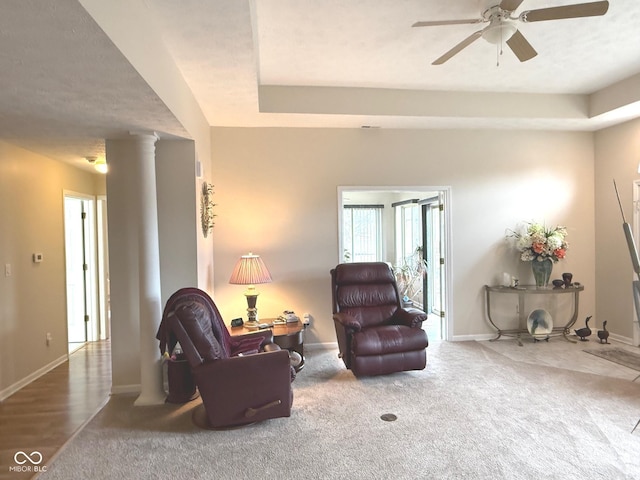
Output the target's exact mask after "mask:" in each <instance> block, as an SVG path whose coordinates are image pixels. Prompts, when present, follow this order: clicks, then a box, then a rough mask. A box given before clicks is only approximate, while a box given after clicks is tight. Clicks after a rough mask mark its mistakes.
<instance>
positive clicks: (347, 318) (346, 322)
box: [333, 312, 362, 332]
mask: <svg viewBox="0 0 640 480" xmlns="http://www.w3.org/2000/svg"><path fill="white" fill-rule="evenodd" d="M333 319H334V320H335V321H336V322H339V323H340V324H341V325H342V326H343V327H345V328H350V329H353V330H354V331H356V332H359V331H360V330H362V325H361V324H360V322H358V320H357V319H356V318H355V317H354V316H352V315H349V314H348V313H342V312H338V313H334V314H333Z"/></svg>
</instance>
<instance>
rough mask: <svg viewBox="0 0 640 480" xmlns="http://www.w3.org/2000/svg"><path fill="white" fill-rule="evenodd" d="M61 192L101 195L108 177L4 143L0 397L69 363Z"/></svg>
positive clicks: (0, 163)
mask: <svg viewBox="0 0 640 480" xmlns="http://www.w3.org/2000/svg"><path fill="white" fill-rule="evenodd" d="M63 190H70V191H73V192H77V193H83V194H88V195H94V194H101V193H104V191H105V187H104V177H103V176H101V175H97V174H92V173H89V172H85V171H82V170H79V169H77V168H75V167H71V166H69V165H66V164H63V163H60V162H57V161H55V160H51V159H49V158H46V157H42V156H40V155H36V154H34V153H31V152H28V151H26V150H23V149H21V148H18V147H15V146H13V145H10V144H8V143H4V142H0V266H1V268H0V398H3V397H4V396H6V394H7V393H11V390H12V387H13V386H15V385H16V384H17V382H20V381H23V380H24V379H25V378H27V377H29V376H30V375H33V374H34V373H36V372H38V371H39V370H41V369H43V368H46V367H47V366H48V365H50V364H52V363H55V362H56V361H59V360H60V359H61V358H66V353H67V320H66V294H65V253H64V223H63V219H64V213H63ZM34 252H41V253H43V256H44V261H43V262H42V263H38V264H36V263H33V262H32V254H33V253H34ZM5 264H11V270H12V274H11V276H10V277H7V276H5ZM47 332H50V333H51V334H52V335H53V341H52V342H51V345H50V346H47V345H46V341H45V335H46V333H47ZM26 352H28V353H26Z"/></svg>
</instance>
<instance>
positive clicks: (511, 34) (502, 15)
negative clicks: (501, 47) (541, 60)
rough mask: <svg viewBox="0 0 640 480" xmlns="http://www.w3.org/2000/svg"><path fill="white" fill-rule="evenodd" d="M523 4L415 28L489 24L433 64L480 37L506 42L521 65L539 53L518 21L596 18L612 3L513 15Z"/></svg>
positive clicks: (514, 1)
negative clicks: (523, 33)
mask: <svg viewBox="0 0 640 480" xmlns="http://www.w3.org/2000/svg"><path fill="white" fill-rule="evenodd" d="M523 1H524V0H502V1H501V2H500V3H499V4H496V5H493V6H491V7H489V8H487V9H486V10H485V11H484V12H482V16H481V18H472V19H462V20H436V21H431V22H416V23H414V24H413V25H412V27H434V26H441V25H463V24H475V23H488V25H487V26H486V27H484V28H483V29H482V30H478V31H477V32H475V33H472V34H471V35H469V36H468V37H467V38H465V39H464V40H463V41H462V42H460V43H458V44H457V45H456V46H455V47H453V48H452V49H451V50H449V51H448V52H446V53H445V54H444V55H442V56H441V57H439V58H437V59H436V60H435V61H434V62H433V63H432V65H442V64H443V63H444V62H446V61H447V60H449V59H450V58H451V57H453V56H454V55H456V54H458V53H460V52H461V51H462V50H463V49H465V48H466V47H468V46H469V45H471V44H472V43H473V42H475V41H476V40H477V39H479V38H480V37H482V38H484V39H485V40H486V41H487V42H489V43H493V44H502V42H506V44H507V45H508V46H509V48H510V49H511V50H512V51H513V53H514V54H515V55H516V57H518V59H519V60H520V61H521V62H526V61H527V60H531V59H532V58H533V57H535V56H536V55H537V54H538V52H536V51H535V50H534V48H533V47H532V46H531V44H530V43H529V42H528V41H527V39H526V38H524V35H522V33H520V31H519V30H518V26H517V25H518V22H525V23H530V22H543V21H547V20H560V19H565V18H579V17H596V16H600V15H604V14H605V13H607V10H608V9H609V2H608V1H601V2H590V3H576V4H573V5H564V6H560V7H549V8H539V9H536V10H527V11H524V12H522V13H521V14H520V15H517V16H514V15H513V12H514V11H515V10H517V9H518V7H519V6H520V4H521V3H522V2H523Z"/></svg>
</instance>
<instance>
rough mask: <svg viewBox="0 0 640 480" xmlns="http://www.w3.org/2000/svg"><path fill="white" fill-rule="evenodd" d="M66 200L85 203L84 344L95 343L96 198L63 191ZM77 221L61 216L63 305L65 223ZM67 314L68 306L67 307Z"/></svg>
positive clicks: (67, 298)
mask: <svg viewBox="0 0 640 480" xmlns="http://www.w3.org/2000/svg"><path fill="white" fill-rule="evenodd" d="M67 199H74V200H79V201H82V202H87V204H86V206H87V218H86V224H85V226H84V231H83V237H84V238H83V244H84V248H85V252H84V254H85V256H84V262H85V264H86V265H87V269H86V272H85V275H84V278H85V286H84V303H85V306H84V309H85V315H88V316H89V321H88V323H87V324H85V340H84V341H85V342H88V341H95V340H98V338H99V326H98V314H97V312H98V308H97V305H98V277H97V238H96V198H95V196H93V195H87V194H84V193H79V192H74V191H70V190H63V203H66V201H67ZM69 221H77V219H68V218H67V217H66V214H65V215H64V216H63V225H64V231H65V254H64V256H65V305H67V303H68V301H69V295H68V293H69V292H68V291H67V286H68V283H67V241H66V238H67V236H66V232H67V229H68V224H67V222H69ZM66 311H67V314H68V305H67V310H66ZM68 322H69V319H68V318H67V341H69V332H68V325H69V323H68Z"/></svg>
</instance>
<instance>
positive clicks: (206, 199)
mask: <svg viewBox="0 0 640 480" xmlns="http://www.w3.org/2000/svg"><path fill="white" fill-rule="evenodd" d="M215 206H216V204H215V203H213V185H212V184H210V183H207V182H202V190H201V192H200V222H201V223H202V234H203V235H204V238H207V236H208V235H209V233H211V230H213V225H214V222H213V217H215V214H214V213H213V207H215Z"/></svg>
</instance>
